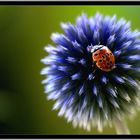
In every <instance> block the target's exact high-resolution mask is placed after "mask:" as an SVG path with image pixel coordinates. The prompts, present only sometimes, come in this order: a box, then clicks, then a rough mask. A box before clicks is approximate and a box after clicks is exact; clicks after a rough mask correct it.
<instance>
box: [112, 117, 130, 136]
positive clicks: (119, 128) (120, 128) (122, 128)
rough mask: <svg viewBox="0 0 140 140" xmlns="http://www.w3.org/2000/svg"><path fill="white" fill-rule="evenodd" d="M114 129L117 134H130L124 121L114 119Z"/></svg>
mask: <svg viewBox="0 0 140 140" xmlns="http://www.w3.org/2000/svg"><path fill="white" fill-rule="evenodd" d="M114 124H115V128H116V132H117V134H130V132H129V129H128V127H127V125H126V123H125V121H124V119H123V118H122V119H119V118H117V117H116V118H115V120H114Z"/></svg>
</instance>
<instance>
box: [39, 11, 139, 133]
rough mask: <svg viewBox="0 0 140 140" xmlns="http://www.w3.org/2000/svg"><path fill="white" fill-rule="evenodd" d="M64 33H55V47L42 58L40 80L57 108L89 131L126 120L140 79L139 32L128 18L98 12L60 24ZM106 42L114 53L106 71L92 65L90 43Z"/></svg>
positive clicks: (71, 120) (48, 48) (53, 35)
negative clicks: (74, 22)
mask: <svg viewBox="0 0 140 140" xmlns="http://www.w3.org/2000/svg"><path fill="white" fill-rule="evenodd" d="M61 27H62V29H63V30H64V32H65V33H64V34H59V33H53V34H52V36H51V39H52V41H53V42H54V43H55V44H56V45H55V46H52V45H48V46H47V47H45V50H46V51H47V53H48V54H49V55H48V56H47V57H45V58H44V59H42V62H43V63H44V64H45V65H46V67H45V68H44V69H43V70H42V72H41V74H43V75H46V79H45V80H44V81H43V82H42V83H43V84H45V93H47V97H48V99H49V100H50V99H51V100H55V101H56V102H55V104H54V106H53V109H54V110H56V109H59V113H58V115H59V116H64V117H65V118H66V119H67V121H68V122H72V124H73V126H74V127H77V126H79V127H83V128H84V129H87V130H90V129H91V128H92V127H97V128H98V130H100V131H101V130H102V128H103V126H104V125H106V124H108V123H109V124H110V123H112V122H113V121H114V120H116V119H119V120H123V117H124V115H127V114H128V115H130V114H131V110H134V109H135V108H136V107H137V106H138V100H139V89H138V85H139V79H140V39H139V35H140V32H139V31H137V30H135V31H131V28H130V22H127V21H126V20H125V19H123V18H121V19H120V20H117V18H116V16H113V17H110V16H102V15H101V14H99V13H97V14H96V15H95V16H93V17H91V18H88V17H87V16H86V15H85V14H82V15H81V16H79V17H78V18H77V20H76V25H72V24H71V23H61ZM100 44H101V45H104V46H107V47H108V48H109V49H110V50H111V51H112V53H113V55H114V56H115V69H113V70H111V71H110V72H104V71H102V70H100V69H98V68H97V67H95V66H93V59H92V54H91V52H90V51H88V46H91V45H92V46H95V45H100Z"/></svg>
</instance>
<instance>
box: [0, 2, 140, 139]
mask: <svg viewBox="0 0 140 140" xmlns="http://www.w3.org/2000/svg"><path fill="white" fill-rule="evenodd" d="M15 5H17V6H24V5H25V6H34V5H40V6H46V5H50V6H51V5H64V6H66V5H69V6H71V5H73V6H74V5H76V6H77V5H86V6H87V5H88V6H91V5H102V6H103V5H109V6H111V5H133V6H140V1H100V0H99V1H67V0H66V1H39V0H38V1H0V6H15ZM1 138H2V139H7V138H8V139H26V138H28V139H54V138H55V139H73V138H75V139H120V138H121V139H140V134H137V135H108V134H107V135H102V134H101V135H58V134H56V135H52V134H48V135H36V134H0V139H1Z"/></svg>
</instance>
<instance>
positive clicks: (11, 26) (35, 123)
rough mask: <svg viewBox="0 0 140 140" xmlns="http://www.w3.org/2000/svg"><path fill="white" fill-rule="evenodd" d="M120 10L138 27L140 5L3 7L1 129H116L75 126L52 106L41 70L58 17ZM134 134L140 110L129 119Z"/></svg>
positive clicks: (57, 29) (57, 27)
mask: <svg viewBox="0 0 140 140" xmlns="http://www.w3.org/2000/svg"><path fill="white" fill-rule="evenodd" d="M97 11H98V12H101V13H102V14H104V15H114V14H116V15H117V16H118V18H120V17H124V18H125V19H127V20H130V21H131V22H132V29H135V28H137V29H140V14H138V13H139V12H140V6H45V5H44V6H0V133H1V134H115V129H114V127H113V128H107V127H106V128H105V129H104V131H103V132H104V133H98V132H97V131H96V130H95V129H93V130H92V131H91V132H86V131H84V130H82V129H79V128H76V129H74V128H73V127H72V125H71V124H68V123H67V121H66V120H65V119H64V118H59V117H57V111H52V105H53V102H52V101H47V100H46V95H45V94H44V87H43V85H42V84H41V81H42V80H43V79H44V76H41V75H40V71H41V69H42V68H43V67H44V65H43V64H42V63H41V62H40V59H42V58H43V57H45V55H47V54H46V53H45V51H44V50H43V48H44V46H45V45H47V44H50V43H52V42H51V40H50V35H51V33H53V32H62V30H61V28H60V22H62V21H63V22H67V21H70V22H72V23H75V19H76V17H77V16H78V15H80V14H81V13H82V12H85V13H87V14H88V16H92V15H94V14H95V13H96V12H97ZM127 123H128V127H129V129H130V131H131V133H132V134H140V124H139V123H140V113H138V114H137V115H136V117H135V118H134V119H133V120H129V119H127Z"/></svg>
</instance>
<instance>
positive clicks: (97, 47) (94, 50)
mask: <svg viewBox="0 0 140 140" xmlns="http://www.w3.org/2000/svg"><path fill="white" fill-rule="evenodd" d="M103 47H104V46H103V45H95V46H92V48H91V51H90V52H91V53H94V52H96V51H97V50H99V49H101V48H103Z"/></svg>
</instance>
